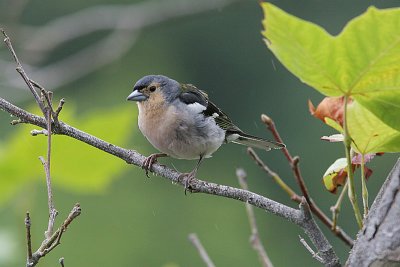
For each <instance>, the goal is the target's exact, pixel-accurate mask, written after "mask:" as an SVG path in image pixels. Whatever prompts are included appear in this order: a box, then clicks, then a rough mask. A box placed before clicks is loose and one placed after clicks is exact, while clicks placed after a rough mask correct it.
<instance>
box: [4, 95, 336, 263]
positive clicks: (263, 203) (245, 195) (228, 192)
mask: <svg viewBox="0 0 400 267" xmlns="http://www.w3.org/2000/svg"><path fill="white" fill-rule="evenodd" d="M0 107H1V108H2V109H3V110H5V111H6V112H8V113H10V114H12V115H14V116H16V117H19V118H21V119H22V120H23V121H24V122H26V123H30V124H33V125H36V126H39V127H43V128H46V127H47V124H46V120H45V119H44V118H42V117H39V116H37V115H34V114H31V113H29V112H27V111H25V110H23V109H21V108H19V107H16V106H14V105H12V104H11V103H9V102H7V101H6V100H4V99H2V98H0ZM53 134H60V135H66V136H69V137H72V138H74V139H77V140H79V141H82V142H84V143H86V144H88V145H91V146H93V147H96V148H98V149H100V150H103V151H104V152H107V153H109V154H111V155H114V156H116V157H119V158H120V159H122V160H124V161H126V162H127V163H129V164H134V165H136V166H139V167H140V166H142V164H143V163H144V160H145V158H146V157H145V156H143V155H141V154H139V153H137V152H136V151H134V150H128V149H124V148H122V147H119V146H116V145H113V144H110V143H107V142H105V141H103V140H101V139H99V138H97V137H95V136H92V135H90V134H87V133H85V132H83V131H81V130H79V129H76V128H74V127H72V126H69V125H68V124H66V123H64V122H62V121H60V122H59V127H57V128H56V129H55V128H53ZM151 171H152V172H153V173H155V174H157V175H159V176H161V177H164V178H166V179H168V180H170V181H172V182H173V183H175V184H178V185H180V186H182V187H185V181H183V180H182V179H179V177H182V175H181V173H179V172H177V171H175V170H172V169H170V168H168V167H166V166H163V165H160V164H154V165H153V166H152V168H151ZM189 188H190V191H191V192H192V193H205V194H210V195H216V196H221V197H226V198H232V199H236V200H239V201H242V202H247V203H249V204H251V205H253V206H255V207H258V208H261V209H263V210H265V211H268V212H270V213H273V214H275V215H278V216H280V217H282V218H284V219H286V220H288V221H290V222H293V223H295V224H297V225H299V226H300V227H302V228H303V229H304V230H305V232H306V233H307V235H311V234H312V235H313V236H314V238H312V237H311V236H310V239H311V240H312V242H313V243H314V245H315V246H316V248H317V249H318V251H320V248H321V249H323V251H324V253H320V255H321V257H322V258H323V259H324V261H325V262H326V263H327V264H328V265H327V266H338V265H337V264H339V259H338V258H337V256H336V254H335V252H334V251H333V249H332V247H331V245H330V244H329V242H328V241H327V240H326V238H325V237H324V236H323V234H322V232H321V230H320V229H319V228H318V226H317V225H316V224H315V222H314V220H313V219H312V217H311V216H304V210H305V208H304V207H303V208H302V209H301V210H296V209H293V208H290V207H288V206H285V205H283V204H281V203H278V202H275V201H273V200H271V199H268V198H266V197H263V196H261V195H258V194H256V193H253V192H250V191H247V190H243V189H238V188H234V187H230V186H226V185H219V184H215V183H210V182H206V181H202V180H199V179H196V178H194V179H192V180H191V181H190V183H189ZM300 206H301V207H302V206H307V208H308V207H309V206H308V204H307V205H305V204H304V203H303V202H302V204H301V205H300ZM322 237H323V239H322V240H319V238H322ZM315 242H316V243H315Z"/></svg>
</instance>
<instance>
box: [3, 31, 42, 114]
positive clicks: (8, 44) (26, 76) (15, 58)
mask: <svg viewBox="0 0 400 267" xmlns="http://www.w3.org/2000/svg"><path fill="white" fill-rule="evenodd" d="M0 31H1V32H2V33H3V35H4V43H5V44H6V46H7V47H8V50H10V52H11V55H12V56H13V58H14V61H15V63H16V64H17V68H16V70H17V71H18V73H19V74H20V75H21V77H22V78H23V79H24V81H25V83H26V85H27V86H28V88H29V90H30V91H31V93H32V95H33V97H34V98H35V100H36V103H37V104H38V105H39V107H40V110H41V111H42V112H43V114H44V115H45V113H46V112H45V110H46V109H45V107H44V105H43V103H42V101H41V100H40V97H39V94H38V93H37V92H36V90H35V88H34V87H33V85H32V83H31V82H30V79H29V77H28V75H27V74H26V73H25V71H24V69H23V68H22V65H21V63H20V61H19V59H18V57H17V54H16V53H15V50H14V47H13V46H12V44H11V40H10V37H8V35H7V34H6V32H5V31H4V29H0Z"/></svg>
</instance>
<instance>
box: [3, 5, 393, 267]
mask: <svg viewBox="0 0 400 267" xmlns="http://www.w3.org/2000/svg"><path fill="white" fill-rule="evenodd" d="M272 3H274V4H275V5H277V6H279V7H281V8H282V9H284V10H285V11H287V12H289V13H291V14H294V15H296V16H299V17H301V18H304V19H306V20H310V21H312V22H314V23H317V24H319V25H321V26H322V27H324V28H326V29H327V31H329V32H330V33H332V34H338V33H339V32H340V31H341V29H342V28H343V27H344V25H345V24H346V22H348V21H349V20H350V19H351V18H353V17H355V16H357V15H359V14H361V13H362V12H364V11H365V10H366V9H367V7H368V6H370V5H375V6H377V7H380V8H387V7H395V6H399V2H398V1H365V0H358V1H344V0H342V1H321V0H307V1H289V0H285V1H272ZM262 17H263V14H262V12H261V8H260V7H259V5H258V2H257V1H237V0H236V1H235V0H214V1H211V0H207V1H195V0H190V1H189V0H188V1H184V0H168V1H161V0H160V1H127V0H119V1H107V0H91V1H77V0H70V1H62V2H59V1H50V0H1V1H0V24H1V26H2V27H4V28H5V30H6V31H7V33H8V35H9V36H10V37H11V38H12V41H13V44H14V46H15V49H16V51H17V53H18V55H19V57H20V59H21V61H22V62H23V64H24V67H25V70H26V71H27V72H28V74H29V75H30V77H31V78H32V79H33V80H35V81H37V82H39V83H40V84H42V85H43V86H45V87H46V88H47V89H50V90H52V91H54V97H55V99H56V100H58V99H60V98H62V97H64V98H65V99H66V101H67V103H66V105H65V108H64V110H63V112H62V114H61V119H62V120H64V121H65V122H67V123H69V124H71V125H73V126H76V127H78V128H80V129H82V130H84V131H87V132H89V133H91V134H93V135H96V136H98V137H101V138H103V139H105V140H107V141H110V142H113V143H114V144H116V145H120V146H123V147H127V148H132V149H135V150H137V151H139V152H140V153H142V154H145V155H148V154H150V153H154V152H155V149H153V148H152V147H151V145H149V143H148V142H147V141H146V140H145V138H144V137H143V136H142V135H141V134H140V132H138V129H137V125H136V116H137V108H136V106H135V105H134V104H133V103H131V102H129V103H128V102H126V101H125V98H126V96H127V95H128V94H129V93H130V92H131V90H132V86H133V84H134V83H135V82H136V81H137V80H138V79H139V78H140V77H142V76H143V75H147V74H164V75H167V76H170V77H172V78H174V79H176V80H178V81H181V82H187V83H193V84H195V85H197V86H198V87H199V88H200V89H203V90H206V91H208V93H209V95H210V97H211V99H212V100H213V101H214V102H215V103H217V104H218V105H219V106H220V107H221V108H222V109H223V110H224V111H226V113H228V114H229V115H230V116H231V118H232V119H233V120H234V121H235V122H236V123H237V125H239V126H240V127H241V128H242V129H243V130H245V131H247V132H249V133H252V134H255V135H259V136H263V137H266V138H270V139H271V138H272V137H271V134H270V133H269V132H268V131H266V130H265V127H264V126H263V124H262V123H261V122H260V119H259V118H260V114H261V113H266V114H268V115H269V116H271V117H272V118H273V119H274V120H275V122H276V125H277V128H278V129H279V131H280V133H281V136H282V138H283V139H284V141H285V143H286V145H287V146H288V148H289V150H290V151H291V153H292V154H294V155H299V156H300V157H301V168H302V172H303V175H304V178H305V179H306V182H307V184H308V186H309V189H310V192H311V194H312V197H313V198H314V200H315V201H316V202H318V203H319V204H320V205H321V207H322V208H323V210H324V211H325V212H326V213H327V214H330V211H329V207H330V206H332V205H333V204H334V203H335V201H336V199H337V195H332V194H330V193H329V192H327V191H326V190H325V189H324V187H323V185H322V182H321V177H322V174H323V173H324V172H325V170H326V169H327V168H328V166H329V165H330V164H331V163H332V162H333V161H334V160H336V159H337V158H339V157H343V156H344V149H343V146H342V145H341V144H330V143H327V142H323V141H320V137H321V136H323V135H329V134H331V133H333V131H332V129H330V128H329V127H328V126H325V125H323V124H322V123H321V122H320V121H318V120H316V119H315V118H313V117H311V116H310V115H309V112H308V108H307V100H308V99H311V100H313V102H314V103H318V102H319V101H320V100H321V99H322V96H321V95H319V94H318V93H317V92H316V91H314V90H313V89H311V88H310V87H308V86H306V85H304V84H302V83H301V82H300V81H299V80H298V79H296V78H295V77H294V76H293V75H292V74H291V73H289V72H288V71H287V70H286V69H285V68H284V67H283V66H282V65H281V64H280V63H279V62H278V61H277V60H276V58H275V57H274V56H273V55H272V54H271V53H270V52H269V51H268V49H267V48H266V46H265V44H264V42H263V40H262V37H261V34H260V31H261V20H262ZM373 41H374V40H371V42H373ZM0 68H1V72H0V96H1V97H3V98H6V99H7V100H9V101H10V102H12V103H14V104H16V105H19V106H21V107H24V108H27V109H30V110H33V111H35V108H34V103H33V101H32V97H31V95H30V93H29V92H28V91H27V90H26V86H24V84H23V82H22V80H21V79H20V77H19V76H18V74H17V72H15V65H14V64H13V63H12V62H11V56H10V54H9V52H8V50H7V49H6V48H5V46H2V47H1V48H0ZM36 112H37V109H36ZM11 119H12V118H10V116H9V115H8V114H6V113H4V112H1V113H0V266H21V265H23V264H24V262H25V254H26V251H25V239H24V238H25V229H24V223H23V222H24V215H25V212H26V211H27V210H29V211H30V212H31V218H32V235H33V244H34V248H37V247H38V245H39V244H40V241H41V240H42V239H43V232H44V230H45V228H46V225H47V212H48V211H47V195H46V187H45V180H44V172H43V169H42V166H41V164H40V162H39V160H37V157H38V156H40V155H43V156H44V155H45V153H46V148H45V142H46V140H45V138H44V137H43V136H38V137H32V136H30V134H29V131H30V130H32V129H34V128H35V127H33V126H11V125H10V124H9V122H10V120H11ZM260 154H261V156H262V158H263V159H264V160H265V161H266V162H267V164H268V165H269V166H270V167H271V168H272V169H273V170H275V171H276V172H278V173H279V174H280V175H281V177H282V178H283V179H284V180H285V181H286V182H287V183H288V184H290V185H291V186H293V187H294V188H296V189H297V187H296V184H295V182H294V179H293V177H292V173H291V170H290V167H289V165H288V163H287V161H286V160H285V158H284V156H283V154H282V153H280V152H279V151H272V152H269V153H263V152H260ZM396 159H397V155H393V154H392V155H391V154H386V155H384V156H382V157H377V158H376V159H375V160H374V161H373V162H371V163H369V167H371V168H372V169H373V170H374V174H373V176H372V177H371V178H370V181H369V183H368V185H369V191H370V196H371V197H370V199H371V202H372V200H373V199H374V196H375V195H376V193H377V191H378V190H379V188H380V185H381V184H382V183H383V181H384V179H385V177H386V176H387V174H388V172H389V171H390V169H391V168H392V166H393V164H394V162H395V161H396ZM161 161H162V163H164V164H167V165H169V166H171V167H175V168H177V169H178V170H180V171H182V172H183V171H189V170H191V169H192V168H193V166H194V165H195V162H193V161H183V160H173V159H168V160H161ZM52 164H53V165H52V171H53V183H54V196H55V204H56V208H57V210H58V211H59V217H58V220H57V222H58V223H60V221H62V220H63V219H64V218H65V217H66V216H67V214H68V212H69V211H70V209H71V208H72V206H73V204H74V203H75V202H79V203H81V206H82V210H83V212H82V216H81V217H79V218H78V219H77V220H76V221H75V222H74V223H73V224H72V225H71V226H70V229H69V231H68V232H67V234H65V235H64V236H63V239H62V245H61V246H60V247H58V248H57V249H56V250H54V251H53V252H52V253H51V254H49V255H48V256H46V257H45V258H44V259H42V260H41V262H40V263H39V265H38V266H57V264H58V263H57V262H58V259H59V258H60V257H64V258H65V264H66V266H203V265H204V264H203V263H202V261H201V260H200V257H199V255H198V253H197V252H196V250H195V249H194V248H193V247H192V245H191V244H190V243H189V242H188V240H187V236H188V234H189V233H191V232H195V233H197V234H198V236H199V238H200V239H201V241H202V243H203V245H204V246H205V248H206V249H207V251H208V252H209V255H210V257H211V258H212V259H213V261H214V262H215V264H216V265H217V266H259V263H258V259H257V255H256V253H255V252H254V251H253V250H252V248H251V246H250V244H249V242H248V240H249V236H250V229H249V226H248V220H247V217H246V212H245V208H244V204H243V203H240V202H237V201H233V200H229V199H223V198H218V197H213V196H208V195H201V194H189V195H188V196H185V195H184V193H183V189H182V188H181V187H178V186H176V185H173V184H171V183H170V182H168V181H167V180H165V179H160V178H159V177H155V176H152V177H151V178H150V179H148V178H146V177H145V175H144V172H143V171H142V170H141V169H139V168H137V167H134V166H130V165H127V164H125V163H124V162H123V161H121V160H118V159H115V158H113V157H111V156H109V155H106V154H104V153H102V152H99V151H97V150H95V149H94V148H91V147H89V146H87V145H85V144H83V143H80V142H77V141H74V140H72V139H70V138H66V137H60V136H55V137H54V146H53V158H52ZM238 167H243V168H245V170H246V171H247V172H248V181H249V187H250V189H251V190H253V191H255V192H257V193H260V194H262V195H264V196H267V197H269V198H271V199H274V200H276V201H279V202H282V203H285V204H287V205H290V206H292V207H296V205H295V204H294V203H292V202H291V201H290V200H289V199H288V197H287V196H286V195H285V193H284V192H283V191H282V190H281V189H280V188H278V187H277V185H276V184H274V182H273V181H272V180H271V178H270V177H267V176H266V175H265V174H264V173H263V172H262V171H261V170H260V169H259V168H258V167H257V166H255V164H254V163H253V161H252V160H251V159H250V158H249V157H248V156H247V155H246V148H245V147H241V146H237V145H233V144H230V145H226V146H224V147H223V148H221V149H220V150H219V151H218V152H217V153H215V154H214V156H213V158H211V159H208V160H206V161H205V163H204V164H203V165H202V168H201V169H200V171H199V174H198V177H199V178H202V179H205V180H209V181H212V182H216V183H221V184H228V185H232V186H235V187H237V186H238V182H237V179H236V177H235V170H236V168H238ZM357 177H359V176H357ZM357 182H358V181H357ZM357 189H358V195H359V196H360V186H359V183H358V186H357ZM297 191H298V190H297ZM256 216H257V220H258V225H259V228H260V229H259V230H260V234H261V239H262V241H263V243H264V245H265V247H266V249H267V252H268V254H269V256H270V257H271V260H272V262H273V263H274V264H275V266H318V264H317V263H316V261H315V260H313V259H312V258H311V256H310V255H309V253H308V252H307V251H306V250H305V249H304V247H303V246H302V245H301V243H300V242H299V238H298V235H302V236H303V237H304V236H305V234H304V233H302V231H301V230H300V229H299V228H298V227H296V226H294V225H292V224H290V223H288V222H286V221H284V220H283V219H281V218H278V217H275V216H273V215H271V214H266V213H265V212H263V211H261V210H256ZM339 224H340V225H341V226H342V227H343V228H344V229H345V230H346V231H347V232H348V233H349V234H350V235H351V236H355V234H356V232H357V229H356V223H355V219H354V215H353V214H352V211H351V207H350V205H349V202H348V200H347V199H346V201H345V202H344V205H343V210H342V213H341V214H340V217H339ZM57 225H58V224H57ZM322 229H323V230H324V232H325V233H326V235H327V237H328V238H329V239H330V240H331V242H332V244H333V246H334V248H335V249H336V251H337V253H338V254H339V256H340V258H341V259H342V261H343V262H344V261H345V259H346V258H347V255H348V252H349V248H348V247H346V246H345V245H344V244H343V243H342V242H341V241H340V240H338V239H337V238H335V237H334V236H333V235H332V234H331V233H330V232H329V231H328V230H327V229H326V227H325V226H322Z"/></svg>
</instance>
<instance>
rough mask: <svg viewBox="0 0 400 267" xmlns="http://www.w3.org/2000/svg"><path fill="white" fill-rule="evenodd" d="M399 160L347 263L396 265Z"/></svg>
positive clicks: (399, 257)
mask: <svg viewBox="0 0 400 267" xmlns="http://www.w3.org/2000/svg"><path fill="white" fill-rule="evenodd" d="M399 191H400V159H399V160H398V161H397V163H396V165H395V167H394V168H393V170H392V171H391V173H390V174H389V176H388V178H387V179H386V181H385V183H384V184H383V186H382V188H381V190H380V191H379V194H378V196H377V197H376V199H375V201H374V203H373V204H372V206H371V210H370V212H369V214H368V216H367V218H366V220H365V224H364V227H363V229H362V231H360V232H359V233H358V235H357V240H356V242H355V243H354V247H353V249H352V251H351V253H350V257H349V259H348V261H347V263H346V265H347V266H399V265H400V194H399Z"/></svg>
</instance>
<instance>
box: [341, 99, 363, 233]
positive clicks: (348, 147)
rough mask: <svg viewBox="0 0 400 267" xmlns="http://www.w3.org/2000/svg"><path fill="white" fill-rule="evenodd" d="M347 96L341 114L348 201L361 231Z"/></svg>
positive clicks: (361, 223)
mask: <svg viewBox="0 0 400 267" xmlns="http://www.w3.org/2000/svg"><path fill="white" fill-rule="evenodd" d="M348 100H349V96H348V95H345V96H344V113H343V130H344V133H343V135H344V146H345V152H346V159H347V177H348V182H349V192H348V193H349V199H350V202H351V205H352V206H353V210H354V215H355V217H356V221H357V224H358V227H359V228H360V229H361V228H362V225H363V222H362V217H361V212H360V208H359V206H358V202H357V195H356V192H355V190H354V172H353V168H352V164H351V153H350V150H351V137H350V134H349V129H348V125H347V104H348Z"/></svg>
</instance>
